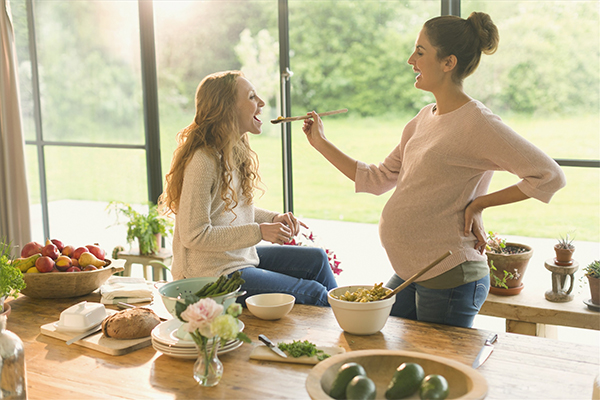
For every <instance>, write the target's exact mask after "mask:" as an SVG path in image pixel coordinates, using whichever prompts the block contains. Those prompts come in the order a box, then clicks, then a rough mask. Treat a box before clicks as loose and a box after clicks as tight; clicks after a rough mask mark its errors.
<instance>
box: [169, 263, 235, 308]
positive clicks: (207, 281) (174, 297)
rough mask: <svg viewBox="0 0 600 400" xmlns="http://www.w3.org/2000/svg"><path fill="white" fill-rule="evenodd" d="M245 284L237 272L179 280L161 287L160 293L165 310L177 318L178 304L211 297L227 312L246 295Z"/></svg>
mask: <svg viewBox="0 0 600 400" xmlns="http://www.w3.org/2000/svg"><path fill="white" fill-rule="evenodd" d="M244 282H245V281H244V279H243V278H242V274H241V272H239V271H236V272H234V273H233V274H231V276H229V277H228V276H227V275H221V276H219V277H214V276H213V277H200V278H187V279H179V280H176V281H172V282H169V283H166V284H164V285H162V286H160V287H159V288H158V293H159V294H160V297H161V299H162V301H163V304H164V305H165V308H166V309H167V310H168V311H169V312H170V313H171V315H173V316H174V317H175V318H177V311H176V308H175V307H176V305H177V303H178V302H179V303H182V304H185V302H186V299H187V301H188V303H189V302H190V301H193V302H195V301H198V300H200V299H202V298H205V297H210V298H212V299H213V300H214V301H216V302H217V303H219V304H221V305H223V310H224V311H225V310H227V307H229V306H230V305H231V304H233V303H234V302H235V299H236V298H238V297H239V296H243V295H244V294H245V293H246V292H245V291H241V288H242V284H243V283H244Z"/></svg>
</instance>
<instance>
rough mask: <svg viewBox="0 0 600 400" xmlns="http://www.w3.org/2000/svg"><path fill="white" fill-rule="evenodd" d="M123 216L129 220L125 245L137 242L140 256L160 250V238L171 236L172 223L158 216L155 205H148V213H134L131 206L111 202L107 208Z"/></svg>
mask: <svg viewBox="0 0 600 400" xmlns="http://www.w3.org/2000/svg"><path fill="white" fill-rule="evenodd" d="M107 208H109V209H111V210H114V211H115V212H116V213H117V223H119V221H118V215H119V213H120V214H123V215H124V216H126V217H127V218H129V220H128V221H127V222H126V225H127V243H130V244H131V243H132V242H133V241H135V240H137V242H138V245H139V250H140V254H141V255H147V254H154V253H156V252H158V251H159V250H160V247H161V245H160V242H161V238H162V237H163V236H164V237H168V236H170V235H172V234H173V221H171V220H170V219H169V218H167V217H165V216H162V215H160V213H159V211H158V207H157V205H156V204H151V203H150V204H148V213H146V214H144V213H141V212H138V211H136V210H135V209H134V208H133V207H131V205H129V204H126V203H123V202H117V201H113V202H111V203H110V204H109V205H108V207H107Z"/></svg>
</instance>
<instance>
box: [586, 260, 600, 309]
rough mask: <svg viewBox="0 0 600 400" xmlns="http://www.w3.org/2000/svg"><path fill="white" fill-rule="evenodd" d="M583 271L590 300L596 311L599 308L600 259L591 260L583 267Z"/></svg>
mask: <svg viewBox="0 0 600 400" xmlns="http://www.w3.org/2000/svg"><path fill="white" fill-rule="evenodd" d="M583 272H585V276H587V278H588V282H589V283H590V293H591V295H592V299H591V302H592V304H594V305H595V306H596V311H598V309H599V308H600V260H595V261H592V262H591V263H590V264H588V266H587V267H585V268H584V269H583ZM588 305H589V304H588Z"/></svg>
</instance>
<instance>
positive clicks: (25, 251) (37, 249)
mask: <svg viewBox="0 0 600 400" xmlns="http://www.w3.org/2000/svg"><path fill="white" fill-rule="evenodd" d="M43 247H44V246H42V245H41V244H39V243H38V242H29V243H27V244H26V245H25V246H23V248H22V249H21V257H22V258H28V257H31V256H32V255H34V254H37V253H41V252H42V248H43Z"/></svg>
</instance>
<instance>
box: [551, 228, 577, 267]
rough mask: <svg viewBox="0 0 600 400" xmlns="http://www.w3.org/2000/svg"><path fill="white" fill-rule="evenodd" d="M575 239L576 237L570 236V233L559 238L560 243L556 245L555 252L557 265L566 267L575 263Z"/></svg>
mask: <svg viewBox="0 0 600 400" xmlns="http://www.w3.org/2000/svg"><path fill="white" fill-rule="evenodd" d="M573 240H574V238H573V237H571V236H569V234H568V233H567V234H566V235H565V236H564V237H563V236H561V237H560V238H559V239H558V243H557V244H555V245H554V252H555V253H556V258H555V259H554V263H555V264H556V265H558V266H562V267H565V266H569V265H571V264H573V252H574V251H575V246H574V245H573Z"/></svg>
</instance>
